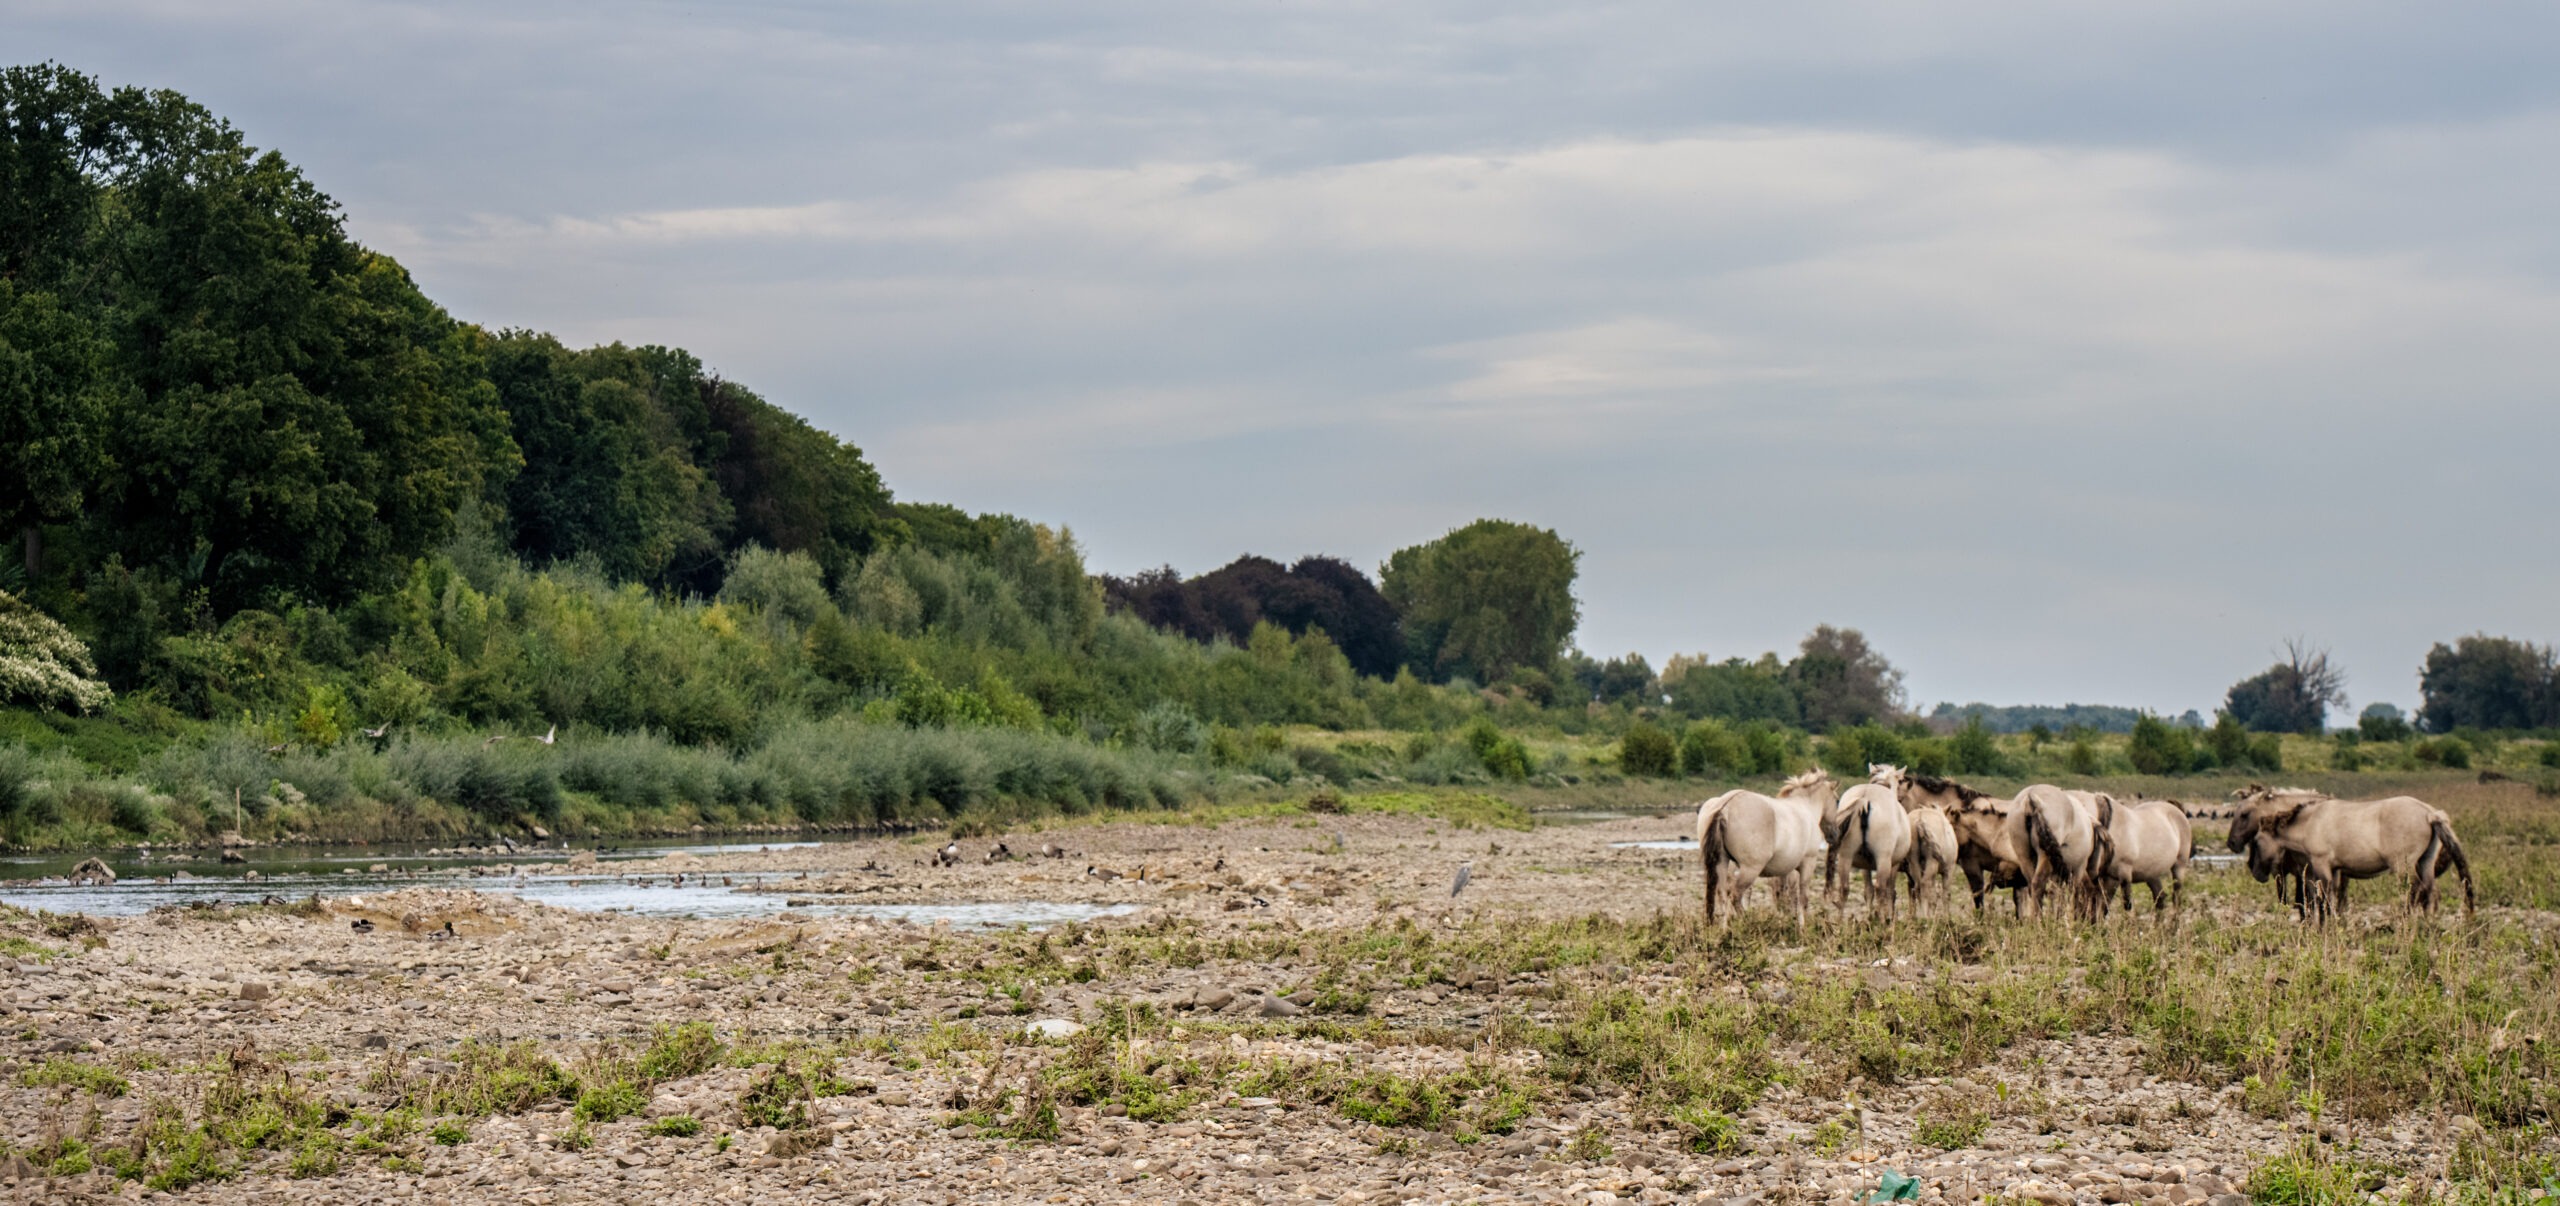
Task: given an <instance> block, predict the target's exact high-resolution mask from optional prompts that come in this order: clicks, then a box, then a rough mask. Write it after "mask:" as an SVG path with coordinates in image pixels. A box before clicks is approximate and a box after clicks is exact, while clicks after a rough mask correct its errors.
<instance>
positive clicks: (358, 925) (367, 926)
mask: <svg viewBox="0 0 2560 1206" xmlns="http://www.w3.org/2000/svg"><path fill="white" fill-rule="evenodd" d="M347 928H348V929H351V930H354V931H355V932H357V933H359V934H370V933H372V932H373V920H372V919H371V918H369V917H358V918H356V919H355V922H354V924H352V925H349V926H348V927H347Z"/></svg>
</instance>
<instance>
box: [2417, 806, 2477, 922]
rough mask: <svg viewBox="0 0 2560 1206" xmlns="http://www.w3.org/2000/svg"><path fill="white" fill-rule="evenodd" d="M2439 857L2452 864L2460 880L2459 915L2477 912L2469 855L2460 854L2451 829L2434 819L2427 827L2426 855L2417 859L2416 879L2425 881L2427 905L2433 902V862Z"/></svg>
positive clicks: (2434, 867)
mask: <svg viewBox="0 0 2560 1206" xmlns="http://www.w3.org/2000/svg"><path fill="white" fill-rule="evenodd" d="M2439 857H2441V858H2444V859H2446V860H2449V861H2451V862H2452V863H2453V870H2454V873H2455V874H2457V875H2460V876H2461V877H2462V915H2463V916H2465V917H2469V916H2471V915H2472V914H2473V913H2475V912H2477V911H2479V907H2480V902H2479V899H2478V898H2477V897H2476V896H2475V895H2474V894H2473V892H2472V886H2471V856H2469V855H2467V854H2464V853H2463V852H2462V842H2461V841H2460V840H2459V839H2457V838H2455V837H2454V836H2453V826H2452V824H2451V823H2449V822H2447V821H2446V820H2445V819H2444V818H2443V817H2437V818H2436V819H2435V820H2434V821H2432V822H2430V823H2429V824H2428V826H2427V852H2426V853H2425V854H2423V855H2420V856H2419V858H2418V878H2419V879H2420V880H2422V881H2423V882H2425V884H2426V892H2427V903H2428V904H2430V905H2433V904H2434V903H2435V878H2436V860H2437V859H2438V858H2439Z"/></svg>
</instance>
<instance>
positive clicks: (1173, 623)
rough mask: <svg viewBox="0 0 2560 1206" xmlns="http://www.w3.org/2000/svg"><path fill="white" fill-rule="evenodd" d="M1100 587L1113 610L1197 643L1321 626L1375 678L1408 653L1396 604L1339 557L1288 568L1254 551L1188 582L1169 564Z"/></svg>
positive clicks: (1355, 665)
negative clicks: (1267, 629) (1258, 630)
mask: <svg viewBox="0 0 2560 1206" xmlns="http://www.w3.org/2000/svg"><path fill="white" fill-rule="evenodd" d="M1102 586H1103V591H1104V593H1105V594H1106V595H1107V596H1108V597H1109V599H1110V600H1111V603H1112V605H1113V606H1114V607H1116V608H1119V609H1120V610H1123V611H1126V612H1129V613H1130V614H1132V615H1135V616H1137V617H1138V618H1139V619H1142V620H1145V621H1146V622H1147V623H1149V624H1151V625H1154V626H1155V627H1158V628H1166V629H1171V630H1172V631H1175V632H1179V633H1181V634H1183V635H1184V636H1187V637H1190V638H1191V639H1192V640H1195V641H1201V642H1204V643H1205V642H1209V641H1214V640H1217V639H1219V638H1221V637H1223V638H1225V639H1227V640H1230V641H1233V642H1235V643H1236V644H1239V645H1241V644H1243V643H1245V641H1246V640H1247V639H1248V638H1250V637H1251V636H1252V635H1253V629H1254V626H1255V625H1257V624H1262V623H1266V622H1267V623H1271V624H1275V625H1278V626H1279V627H1280V628H1282V629H1285V630H1287V631H1288V632H1290V633H1291V634H1293V635H1296V636H1305V635H1306V634H1307V633H1308V632H1310V631H1316V630H1321V631H1322V632H1323V633H1324V634H1325V635H1326V636H1327V637H1329V638H1331V639H1332V640H1333V642H1334V643H1335V644H1336V645H1337V646H1338V647H1340V649H1341V650H1342V654H1343V656H1344V657H1345V658H1346V659H1348V660H1349V661H1350V663H1351V667H1352V669H1354V670H1356V671H1358V672H1360V673H1362V674H1366V675H1369V676H1371V677H1375V678H1390V677H1393V676H1394V674H1395V672H1396V667H1397V666H1398V665H1400V664H1402V662H1403V658H1404V640H1403V635H1402V634H1403V629H1402V622H1401V620H1400V619H1399V618H1398V617H1397V615H1396V608H1395V605H1394V604H1392V603H1389V602H1387V599H1386V596H1384V595H1382V594H1380V593H1378V588H1377V587H1376V586H1374V585H1371V584H1370V582H1369V578H1368V575H1366V574H1363V573H1361V572H1360V571H1359V570H1358V569H1356V568H1354V567H1353V566H1352V565H1351V563H1350V562H1347V561H1343V560H1341V559H1339V558H1334V557H1302V558H1300V559H1299V560H1298V563H1297V564H1296V565H1293V566H1285V567H1284V566H1282V565H1281V564H1280V563H1279V562H1277V561H1273V560H1271V559H1270V558H1268V557H1256V556H1252V555H1250V554H1248V555H1246V556H1243V557H1238V558H1236V559H1235V560H1234V561H1231V562H1228V563H1227V564H1226V565H1225V566H1223V567H1221V568H1219V569H1216V570H1212V571H1210V572H1209V573H1206V574H1202V575H1200V576H1199V577H1197V578H1192V579H1189V580H1185V579H1184V578H1183V577H1182V575H1181V574H1180V573H1179V572H1177V571H1175V569H1174V568H1173V567H1172V566H1169V565H1168V566H1165V567H1163V568H1161V569H1153V570H1145V571H1141V572H1140V573H1138V574H1136V575H1133V576H1131V577H1127V578H1117V577H1110V576H1105V577H1104V578H1103V579H1102Z"/></svg>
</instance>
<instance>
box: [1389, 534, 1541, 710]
mask: <svg viewBox="0 0 2560 1206" xmlns="http://www.w3.org/2000/svg"><path fill="white" fill-rule="evenodd" d="M1581 559H1582V553H1581V552H1580V551H1579V550H1577V549H1575V548H1574V547H1573V546H1572V545H1571V544H1568V543H1566V542H1565V540H1564V538H1563V537H1561V536H1558V535H1556V534H1555V533H1554V532H1551V531H1548V530H1547V529H1545V528H1539V527H1533V526H1531V525H1529V524H1524V523H1511V522H1508V521H1506V520H1499V519H1479V520H1477V521H1475V522H1474V523H1471V524H1468V525H1467V526H1465V527H1463V528H1458V529H1456V530H1454V531H1452V532H1450V533H1449V534H1448V535H1446V536H1443V537H1441V538H1440V539H1438V540H1434V541H1432V542H1430V543H1428V544H1418V545H1414V546H1413V547H1411V548H1404V549H1398V550H1396V552H1395V554H1394V555H1393V556H1391V557H1389V558H1387V564H1386V566H1385V568H1384V570H1383V571H1382V572H1381V573H1380V574H1379V583H1378V585H1379V588H1380V589H1381V590H1382V591H1383V592H1384V593H1385V594H1386V597H1387V598H1388V599H1389V600H1390V601H1391V602H1393V603H1394V604H1395V605H1396V607H1397V608H1398V609H1399V610H1400V611H1402V612H1403V614H1404V633H1405V648H1406V651H1407V656H1408V657H1410V658H1411V660H1412V663H1413V665H1414V668H1415V669H1417V670H1419V671H1421V672H1422V673H1424V674H1425V675H1427V676H1429V677H1431V678H1434V679H1438V680H1446V679H1449V678H1467V679H1472V680H1474V681H1476V682H1492V681H1495V680H1498V679H1501V678H1503V677H1505V676H1507V675H1509V674H1510V673H1512V672H1513V671H1515V670H1522V669H1527V670H1537V671H1541V672H1543V671H1544V670H1545V668H1547V667H1549V666H1552V665H1554V664H1555V662H1556V659H1558V658H1559V657H1562V656H1563V655H1564V648H1565V642H1566V641H1567V640H1568V639H1569V638H1571V637H1572V636H1573V630H1574V626H1575V624H1577V623H1578V622H1579V621H1580V619H1581V608H1580V604H1578V603H1576V602H1575V601H1574V597H1573V579H1574V576H1575V574H1577V573H1578V572H1580V571H1579V566H1580V562H1581Z"/></svg>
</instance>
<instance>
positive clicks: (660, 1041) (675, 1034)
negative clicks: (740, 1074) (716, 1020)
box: [639, 1022, 725, 1085]
mask: <svg viewBox="0 0 2560 1206" xmlns="http://www.w3.org/2000/svg"><path fill="white" fill-rule="evenodd" d="M724 1050H725V1048H724V1047H723V1046H722V1045H721V1043H720V1040H719V1037H718V1036H717V1035H715V1034H713V1033H712V1030H711V1023H709V1022H686V1023H684V1024H683V1025H680V1026H660V1027H659V1028H658V1030H657V1032H656V1033H655V1034H654V1035H652V1036H651V1037H650V1041H649V1047H648V1049H647V1050H645V1051H643V1052H641V1053H640V1060H639V1074H640V1079H641V1080H642V1081H643V1082H645V1083H647V1084H652V1085H654V1084H658V1083H660V1082H663V1081H670V1080H682V1079H684V1078H685V1077H688V1076H695V1075H699V1074H701V1073H703V1072H706V1071H709V1070H710V1069H711V1067H712V1066H713V1065H714V1064H717V1063H719V1062H720V1057H721V1054H722V1053H723V1051H724Z"/></svg>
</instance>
